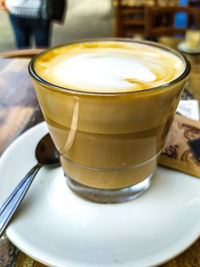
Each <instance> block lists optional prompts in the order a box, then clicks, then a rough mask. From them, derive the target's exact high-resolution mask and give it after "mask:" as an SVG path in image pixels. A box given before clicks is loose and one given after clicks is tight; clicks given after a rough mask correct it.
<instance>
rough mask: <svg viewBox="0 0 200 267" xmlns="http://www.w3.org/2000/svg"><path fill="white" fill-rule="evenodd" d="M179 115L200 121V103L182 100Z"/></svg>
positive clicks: (178, 110) (178, 109) (193, 100)
mask: <svg viewBox="0 0 200 267" xmlns="http://www.w3.org/2000/svg"><path fill="white" fill-rule="evenodd" d="M176 111H177V113H179V114H180V115H183V116H185V117H188V118H190V119H193V120H197V121H199V103H198V100H195V99H192V100H180V102H179V105H178V108H177V110H176Z"/></svg>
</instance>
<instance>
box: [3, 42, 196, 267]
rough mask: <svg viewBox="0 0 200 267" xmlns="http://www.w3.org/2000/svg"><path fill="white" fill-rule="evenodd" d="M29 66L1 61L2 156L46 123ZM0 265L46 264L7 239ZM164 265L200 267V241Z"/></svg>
mask: <svg viewBox="0 0 200 267" xmlns="http://www.w3.org/2000/svg"><path fill="white" fill-rule="evenodd" d="M162 42H163V41H162ZM164 43H166V44H168V45H171V46H174V43H170V42H169V41H167V42H166V40H165V41H164ZM188 58H189V60H190V61H191V63H192V73H191V76H190V77H191V78H190V80H189V83H188V84H187V86H189V88H188V89H189V90H191V92H192V93H193V94H194V96H195V97H196V98H197V99H198V100H199V101H200V55H195V56H188ZM28 63H29V59H1V58H0V154H1V153H2V152H3V151H4V150H5V149H6V148H7V147H8V145H9V144H10V143H11V142H13V141H14V140H15V139H16V138H17V137H18V136H19V135H20V134H22V133H23V132H24V131H25V130H27V129H28V128H30V127H32V126H33V125H35V124H37V123H39V122H41V121H42V120H43V116H42V114H41V111H40V108H39V105H38V102H37V98H36V95H35V92H34V89H33V86H32V83H31V79H30V77H29V74H28V71H27V66H28ZM0 266H1V267H8V266H15V267H26V266H29V267H42V266H44V265H42V264H40V263H38V262H36V261H35V260H33V259H31V258H30V257H28V256H27V255H25V254H24V253H22V252H21V251H19V250H18V249H17V248H16V247H15V246H14V245H12V244H11V242H10V241H9V240H8V239H7V238H6V237H5V236H4V237H3V238H2V239H0ZM161 266H162V267H198V266H200V239H199V240H197V241H196V242H195V243H194V244H193V245H192V246H191V247H190V248H188V249H187V250H186V251H185V252H183V253H182V254H181V255H179V256H178V257H176V258H174V259H173V260H170V261H169V262H167V263H165V264H163V265H161ZM134 267H137V266H134Z"/></svg>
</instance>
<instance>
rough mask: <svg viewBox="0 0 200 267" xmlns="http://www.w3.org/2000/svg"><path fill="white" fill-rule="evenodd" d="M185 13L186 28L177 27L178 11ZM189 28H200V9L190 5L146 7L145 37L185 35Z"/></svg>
mask: <svg viewBox="0 0 200 267" xmlns="http://www.w3.org/2000/svg"><path fill="white" fill-rule="evenodd" d="M179 12H181V13H185V14H186V16H187V23H186V24H187V25H186V27H185V28H176V27H175V16H176V14H177V13H179ZM187 28H195V29H199V28H200V9H198V8H192V7H189V6H186V7H185V6H166V7H159V6H157V7H146V8H145V38H146V39H152V38H157V37H160V36H174V35H176V34H181V35H184V34H185V31H186V29H187Z"/></svg>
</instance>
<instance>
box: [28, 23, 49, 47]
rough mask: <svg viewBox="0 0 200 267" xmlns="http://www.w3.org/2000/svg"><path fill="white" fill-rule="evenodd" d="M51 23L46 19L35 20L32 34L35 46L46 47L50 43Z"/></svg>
mask: <svg viewBox="0 0 200 267" xmlns="http://www.w3.org/2000/svg"><path fill="white" fill-rule="evenodd" d="M50 33H51V23H50V21H48V20H35V23H33V24H32V34H33V36H34V38H35V43H36V46H37V47H48V46H49V43H50Z"/></svg>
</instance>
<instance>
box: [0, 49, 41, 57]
mask: <svg viewBox="0 0 200 267" xmlns="http://www.w3.org/2000/svg"><path fill="white" fill-rule="evenodd" d="M43 50H44V49H42V48H41V49H39V48H33V49H18V50H11V51H5V52H0V58H23V57H24V58H32V57H33V56H35V55H37V54H39V53H40V52H42V51H43Z"/></svg>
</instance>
